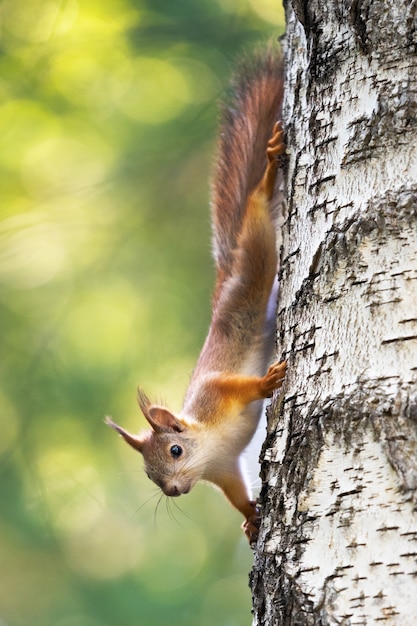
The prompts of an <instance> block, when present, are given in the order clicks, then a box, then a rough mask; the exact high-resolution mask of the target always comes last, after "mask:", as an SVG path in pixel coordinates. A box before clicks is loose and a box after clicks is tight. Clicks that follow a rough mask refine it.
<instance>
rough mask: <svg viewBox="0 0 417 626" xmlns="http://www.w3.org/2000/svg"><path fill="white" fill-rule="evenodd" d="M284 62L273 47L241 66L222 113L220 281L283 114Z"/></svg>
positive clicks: (216, 239)
mask: <svg viewBox="0 0 417 626" xmlns="http://www.w3.org/2000/svg"><path fill="white" fill-rule="evenodd" d="M282 97H283V61H282V57H281V54H280V52H279V51H278V50H274V49H272V46H271V47H269V48H267V49H266V50H261V51H258V52H255V53H252V54H251V57H250V58H248V59H243V60H242V61H241V62H240V64H239V65H238V67H237V69H236V72H235V74H234V78H233V79H232V84H231V98H230V99H229V101H227V102H226V103H225V104H224V105H223V107H222V111H221V124H220V136H219V140H218V152H217V160H216V163H215V169H214V175H213V183H212V220H213V248H214V256H215V259H216V263H217V269H218V273H219V275H218V280H220V282H223V280H224V279H225V278H227V277H228V275H229V274H230V270H231V266H232V251H233V249H234V248H235V247H236V239H237V237H238V235H239V232H240V229H241V224H242V218H243V215H244V211H245V206H246V202H247V199H248V196H249V194H250V193H251V192H252V191H253V189H254V188H255V187H256V185H257V184H258V183H259V182H260V180H261V177H262V175H263V172H264V170H265V166H266V154H265V150H266V145H267V142H268V139H269V138H270V137H271V133H272V129H273V126H274V123H275V121H276V120H278V119H279V118H280V115H281V104H282Z"/></svg>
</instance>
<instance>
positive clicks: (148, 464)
mask: <svg viewBox="0 0 417 626" xmlns="http://www.w3.org/2000/svg"><path fill="white" fill-rule="evenodd" d="M138 403H139V406H140V409H141V411H142V413H143V415H144V416H145V418H146V419H147V421H148V423H149V425H150V427H151V428H150V430H147V431H144V432H142V433H139V434H138V435H132V434H131V433H129V432H128V431H127V430H125V429H124V428H122V427H121V426H119V425H118V424H115V423H114V422H113V420H111V419H110V418H109V417H107V418H106V423H107V424H108V425H109V426H110V427H111V428H114V430H116V431H117V432H118V433H119V435H121V436H122V437H123V439H124V440H125V441H126V442H127V443H128V444H129V445H130V446H132V448H134V449H135V450H138V452H140V453H141V454H142V455H143V458H144V461H145V471H146V474H147V476H148V477H149V478H150V479H151V480H152V481H153V482H154V483H155V484H156V485H158V487H160V488H161V489H162V491H163V492H164V494H165V495H166V496H172V497H175V496H180V495H182V494H185V493H188V492H189V491H190V489H191V488H192V487H193V486H194V484H195V483H196V482H197V480H198V479H199V478H201V475H202V473H203V472H202V468H201V467H199V465H200V464H199V463H196V460H195V452H196V447H197V440H196V437H195V433H194V432H193V427H192V426H190V425H188V424H187V423H186V421H185V420H183V419H180V418H178V417H176V416H175V415H174V414H173V413H171V411H169V410H168V409H166V408H165V407H163V406H160V405H156V404H151V402H150V400H149V399H148V397H147V396H146V394H145V393H144V392H143V390H142V389H139V390H138Z"/></svg>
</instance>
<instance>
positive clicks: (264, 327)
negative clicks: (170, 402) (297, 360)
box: [108, 51, 286, 541]
mask: <svg viewBox="0 0 417 626" xmlns="http://www.w3.org/2000/svg"><path fill="white" fill-rule="evenodd" d="M232 89H233V100H232V102H231V103H229V105H228V106H227V107H225V108H224V110H223V121H222V124H221V132H220V138H219V146H218V155H217V161H216V166H215V171H214V182H213V186H212V221H213V247H214V256H215V260H216V267H217V279H216V285H215V289H214V294H213V303H212V304H213V313H212V321H211V325H210V329H209V332H208V335H207V339H206V341H205V343H204V346H203V348H202V351H201V354H200V357H199V359H198V361H197V365H196V367H195V370H194V372H193V375H192V377H191V380H190V384H189V387H188V390H187V392H186V395H185V400H184V405H183V409H182V411H181V412H180V414H179V415H175V414H173V413H172V412H171V411H169V410H168V409H166V408H165V407H162V406H159V405H154V404H152V403H151V402H150V401H149V399H148V398H147V396H146V395H145V394H144V392H143V391H141V390H140V391H139V398H138V399H139V405H140V408H141V410H142V412H143V414H144V415H145V417H146V419H147V420H148V422H149V425H150V426H151V429H150V430H149V431H147V432H145V433H142V434H139V435H131V434H130V433H128V432H127V431H125V430H124V429H123V428H121V427H120V426H118V425H117V424H115V423H114V422H112V421H111V420H110V419H108V423H109V425H110V426H112V427H113V428H115V429H116V430H117V431H118V432H119V433H120V434H121V435H122V437H124V439H125V440H126V441H127V443H129V444H130V445H131V446H132V447H134V448H135V449H136V450H138V451H140V452H141V453H142V454H143V457H144V460H145V468H146V471H147V473H148V476H149V477H150V478H151V479H152V480H153V481H154V482H155V483H156V484H158V485H159V486H160V487H161V489H162V490H163V491H164V493H165V494H166V495H168V496H178V495H181V494H183V493H188V491H189V490H190V489H191V488H192V487H193V486H194V484H195V483H196V482H197V480H206V481H209V482H212V483H213V484H215V485H216V486H218V487H219V488H220V489H221V490H222V491H223V492H224V494H225V495H226V497H227V498H228V499H229V501H230V502H231V504H232V505H233V506H234V507H236V508H237V509H238V510H239V511H241V512H242V514H243V515H244V516H245V520H246V521H245V522H244V524H243V528H244V531H245V533H246V535H247V536H248V538H249V540H250V541H253V540H254V539H255V538H256V535H257V526H258V513H257V510H256V506H255V503H254V502H253V501H252V499H251V496H250V492H249V489H248V486H247V484H246V481H245V478H244V475H243V473H242V470H241V467H240V455H241V453H242V451H243V449H244V448H245V447H246V446H247V444H248V443H249V441H250V439H251V438H252V436H253V434H254V431H255V429H256V426H257V423H258V421H259V416H260V413H261V408H262V400H263V399H264V398H267V397H269V396H271V395H272V393H273V391H274V390H275V389H278V388H279V387H280V386H281V384H282V380H283V378H284V376H285V368H286V365H285V363H274V364H273V365H271V366H270V367H269V369H268V370H267V366H268V362H269V359H270V356H271V352H272V348H273V337H274V306H273V305H274V302H273V300H274V298H275V295H276V292H275V291H274V283H275V281H276V273H277V254H276V239H275V222H274V217H275V216H274V209H273V204H274V201H275V200H276V199H277V197H278V196H279V191H278V185H277V181H276V178H277V170H278V165H279V159H280V158H281V156H282V155H283V153H284V151H285V147H284V142H283V132H282V128H281V125H280V123H279V122H277V119H279V116H280V109H281V102H282V92H283V84H282V62H281V59H280V57H279V55H278V54H276V53H272V52H271V51H267V52H266V53H263V54H261V55H256V56H255V57H254V59H252V61H251V63H250V64H248V63H244V64H243V65H242V66H241V68H240V69H239V71H238V73H237V75H236V78H235V81H234V83H233V86H232ZM268 140H269V141H268ZM279 182H280V181H278V184H279ZM278 199H279V198H278ZM266 370H267V372H266V374H265V371H266Z"/></svg>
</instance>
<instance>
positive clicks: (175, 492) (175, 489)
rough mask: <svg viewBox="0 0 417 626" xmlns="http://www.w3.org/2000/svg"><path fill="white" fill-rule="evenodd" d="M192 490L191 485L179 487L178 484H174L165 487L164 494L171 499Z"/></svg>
mask: <svg viewBox="0 0 417 626" xmlns="http://www.w3.org/2000/svg"><path fill="white" fill-rule="evenodd" d="M190 489H191V485H182V486H181V487H179V486H178V484H176V483H172V484H170V485H164V487H163V492H164V494H165V495H166V496H169V497H170V498H177V497H178V496H180V495H182V494H185V493H188V492H189V491H190Z"/></svg>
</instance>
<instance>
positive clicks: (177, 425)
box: [138, 387, 185, 433]
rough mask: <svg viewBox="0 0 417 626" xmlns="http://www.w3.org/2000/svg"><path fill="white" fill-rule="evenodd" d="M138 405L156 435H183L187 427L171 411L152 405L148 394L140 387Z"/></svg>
mask: <svg viewBox="0 0 417 626" xmlns="http://www.w3.org/2000/svg"><path fill="white" fill-rule="evenodd" d="M138 404H139V407H140V410H141V411H142V413H143V415H144V416H145V417H146V419H147V420H148V422H149V424H150V426H151V427H152V428H153V430H154V431H155V432H156V433H168V432H175V433H181V432H182V431H183V430H184V429H185V426H184V424H182V422H181V421H180V420H179V419H178V418H177V417H175V415H174V414H173V413H171V411H168V409H166V408H165V407H163V406H159V405H157V404H151V401H150V400H149V398H148V396H147V395H146V393H145V392H144V391H143V389H142V388H141V387H138Z"/></svg>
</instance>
